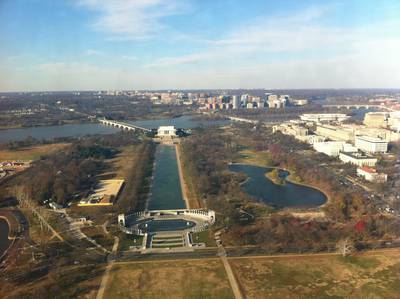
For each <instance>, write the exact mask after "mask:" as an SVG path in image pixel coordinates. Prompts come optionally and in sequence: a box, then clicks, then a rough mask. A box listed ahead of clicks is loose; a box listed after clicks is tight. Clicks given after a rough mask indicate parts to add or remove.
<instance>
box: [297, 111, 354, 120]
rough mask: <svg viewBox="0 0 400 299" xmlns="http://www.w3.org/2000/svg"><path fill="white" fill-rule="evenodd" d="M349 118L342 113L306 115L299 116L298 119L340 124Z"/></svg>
mask: <svg viewBox="0 0 400 299" xmlns="http://www.w3.org/2000/svg"><path fill="white" fill-rule="evenodd" d="M349 118H350V116H348V115H346V114H344V113H308V114H302V115H300V119H301V120H304V121H312V122H331V121H336V122H342V121H345V120H346V119H349Z"/></svg>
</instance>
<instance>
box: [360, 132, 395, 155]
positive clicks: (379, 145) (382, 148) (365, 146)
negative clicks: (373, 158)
mask: <svg viewBox="0 0 400 299" xmlns="http://www.w3.org/2000/svg"><path fill="white" fill-rule="evenodd" d="M355 146H356V147H357V148H358V149H359V150H361V151H363V152H366V153H370V154H377V153H386V152H387V149H388V142H387V141H385V140H382V139H381V138H377V137H370V136H356V138H355Z"/></svg>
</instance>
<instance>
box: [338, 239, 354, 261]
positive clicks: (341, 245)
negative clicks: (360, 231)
mask: <svg viewBox="0 0 400 299" xmlns="http://www.w3.org/2000/svg"><path fill="white" fill-rule="evenodd" d="M336 248H337V250H338V251H339V253H340V254H341V255H342V256H343V257H346V256H348V255H350V254H352V253H353V252H354V242H353V241H352V240H351V239H349V238H346V239H342V240H339V242H338V243H337V245H336Z"/></svg>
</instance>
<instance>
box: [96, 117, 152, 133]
mask: <svg viewBox="0 0 400 299" xmlns="http://www.w3.org/2000/svg"><path fill="white" fill-rule="evenodd" d="M98 121H99V122H100V123H101V124H103V125H107V126H113V127H117V128H120V129H122V130H131V131H135V130H142V131H145V132H150V131H151V129H148V128H144V127H140V126H136V125H133V124H130V123H125V122H122V121H117V120H109V119H106V118H99V119H98Z"/></svg>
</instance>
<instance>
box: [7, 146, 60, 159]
mask: <svg viewBox="0 0 400 299" xmlns="http://www.w3.org/2000/svg"><path fill="white" fill-rule="evenodd" d="M66 146H68V143H54V144H44V145H37V146H32V147H29V148H24V149H20V150H0V161H12V160H25V161H26V160H37V159H40V157H42V156H45V155H50V154H52V153H55V152H57V151H60V150H62V149H64V148H65V147H66Z"/></svg>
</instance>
